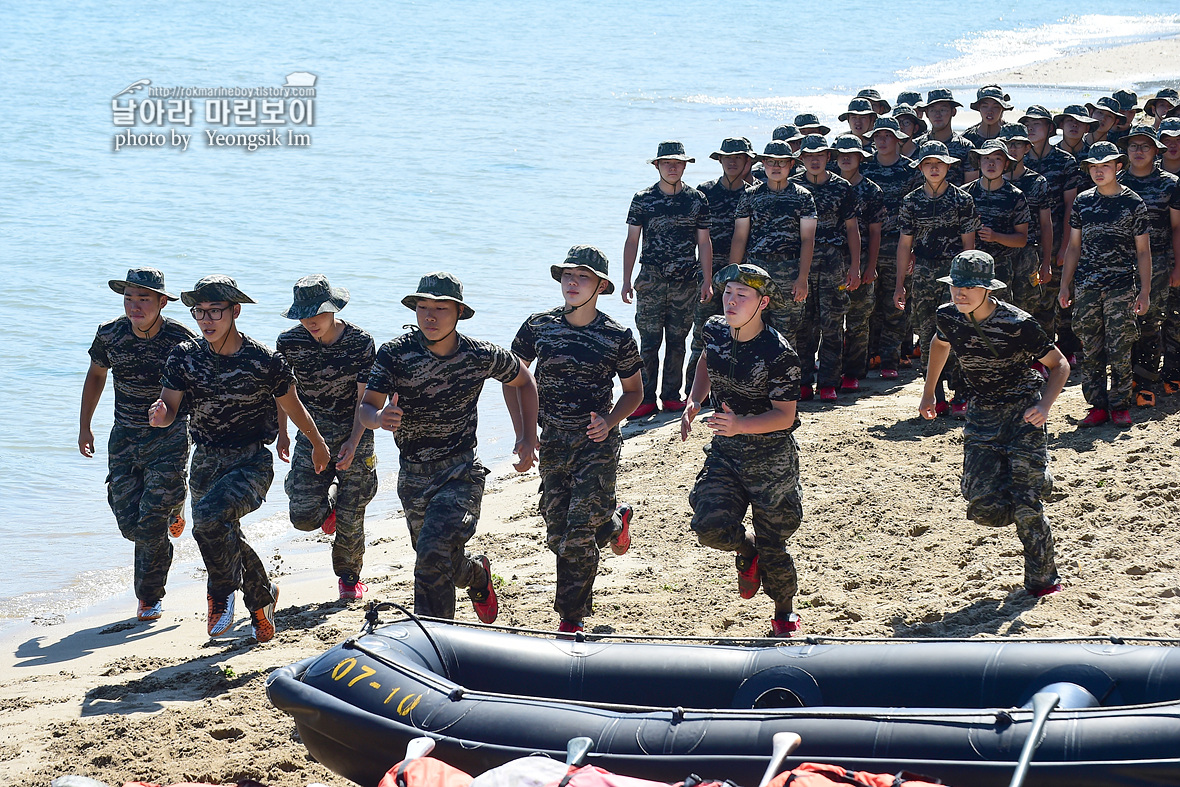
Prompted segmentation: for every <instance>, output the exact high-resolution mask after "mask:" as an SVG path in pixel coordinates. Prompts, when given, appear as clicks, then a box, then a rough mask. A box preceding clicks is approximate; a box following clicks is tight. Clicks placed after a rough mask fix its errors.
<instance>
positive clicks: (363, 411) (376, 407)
mask: <svg viewBox="0 0 1180 787" xmlns="http://www.w3.org/2000/svg"><path fill="white" fill-rule="evenodd" d="M385 400H386V396H385V394H383V393H377V392H376V391H365V396H364V398H363V399H361V403H360V406H359V407H358V408H357V416H358V417H359V418H360V421H361V423H362V424H364V425H365V426H366V427H367V428H369V429H388V430H389V431H391V432H396V431H397V428H398V427H399V426H401V425H402V409H401V408H400V407H398V406H397V394H396V393H395V394H394V395H393V397H392V398H390V400H389V404H388V405H386V404H385Z"/></svg>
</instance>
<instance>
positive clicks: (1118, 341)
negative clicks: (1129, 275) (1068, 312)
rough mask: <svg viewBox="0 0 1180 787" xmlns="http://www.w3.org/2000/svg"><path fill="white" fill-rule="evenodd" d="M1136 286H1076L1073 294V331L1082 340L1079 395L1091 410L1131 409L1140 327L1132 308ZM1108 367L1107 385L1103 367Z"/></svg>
mask: <svg viewBox="0 0 1180 787" xmlns="http://www.w3.org/2000/svg"><path fill="white" fill-rule="evenodd" d="M1137 294H1138V287H1137V286H1134V285H1133V286H1131V287H1122V288H1113V289H1111V288H1102V287H1091V288H1083V287H1079V288H1077V290H1076V291H1075V292H1074V299H1073V316H1074V321H1073V324H1074V328H1075V329H1076V330H1077V334H1078V338H1079V339H1081V342H1082V348H1083V351H1084V355H1083V357H1082V394H1083V395H1084V396H1085V397H1086V401H1087V402H1089V403H1090V406H1091V407H1101V408H1102V409H1104V410H1126V409H1128V408H1129V407H1130V406H1131V350H1132V348H1133V347H1134V345H1135V340H1136V339H1138V338H1139V324H1138V322H1137V319H1136V317H1135V313H1134V312H1133V311H1131V305H1132V304H1133V303H1134V302H1135V296H1136V295H1137ZM1108 365H1109V366H1110V386H1109V388H1108V387H1107V378H1106V368H1107V366H1108Z"/></svg>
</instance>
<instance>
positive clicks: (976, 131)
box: [951, 123, 1023, 156]
mask: <svg viewBox="0 0 1180 787" xmlns="http://www.w3.org/2000/svg"><path fill="white" fill-rule="evenodd" d="M1017 126H1019V124H1018V123H1000V131H999V133H997V134H993V135H992V136H990V137H985V136H984V135H983V132H982V131H980V127H981V124H979V123H976V124H975V125H974V126H971V128H969V129H967V130H966V131H964V132H963V139H965V140H967V141H968V142H970V143H971V145H972V146H974V147H976V148H980V147H983V143H984V142H987V141H988V140H989V139H996V138H997V137H999V136H1000V134H1002V133H1004V132H1005V131H1007V130H1009V129H1013V128H1014V127H1017ZM1020 130H1022V131H1023V128H1021V129H1020ZM951 155H952V156H954V155H956V154H954V153H952V154H951Z"/></svg>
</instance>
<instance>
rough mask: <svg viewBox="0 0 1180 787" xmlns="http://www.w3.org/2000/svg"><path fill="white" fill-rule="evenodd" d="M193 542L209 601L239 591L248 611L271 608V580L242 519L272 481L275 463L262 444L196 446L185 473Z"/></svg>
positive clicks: (261, 497)
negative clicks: (189, 485)
mask: <svg viewBox="0 0 1180 787" xmlns="http://www.w3.org/2000/svg"><path fill="white" fill-rule="evenodd" d="M189 476H190V479H191V483H192V507H193V538H194V539H196V542H197V546H199V547H200V548H201V557H202V558H204V560H205V570H206V571H207V572H208V573H209V578H208V583H207V584H208V589H209V595H211V596H213V597H215V598H216V597H224V596H228V595H230V594H231V593H233V592H234V591H236V590H241V591H242V598H243V600H244V601H245V602H246V607H247V608H248V609H251V610H255V609H261V608H262V607H265V606H266V605H267V604H273V603H274V597H273V596H272V595H271V594H270V578H269V577H268V576H267V574H266V567H265V566H264V565H263V564H262V560H260V559H259V557H258V555H257V553H255V552H254V550H253V548H251V546H250V545H249V544H248V543H246V538H245V536H244V535H243V534H242V517H244V516H245V515H246V514H249V513H250V512H251V511H256V510H257V509H258V507H259V506H261V505H262V503H263V501H265V500H266V493H267V491H268V490H269V489H270V483H271V481H273V480H274V477H275V470H274V457H273V456H272V455H271V453H270V449H269V448H267V447H266V446H265V445H263V444H262V443H251V444H250V445H247V446H242V447H241V448H213V447H210V446H205V445H198V446H197V447H196V449H194V450H193V461H192V466H191V468H190V470H189Z"/></svg>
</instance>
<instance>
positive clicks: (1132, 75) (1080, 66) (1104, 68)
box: [955, 36, 1180, 103]
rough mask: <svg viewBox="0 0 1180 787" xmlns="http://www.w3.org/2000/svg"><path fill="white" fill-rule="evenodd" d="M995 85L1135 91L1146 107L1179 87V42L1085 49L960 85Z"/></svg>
mask: <svg viewBox="0 0 1180 787" xmlns="http://www.w3.org/2000/svg"><path fill="white" fill-rule="evenodd" d="M1096 58H1101V62H1100V63H1096V62H1095V59H1096ZM992 82H994V83H995V84H997V85H1000V86H1002V87H1008V86H1011V85H1020V86H1022V87H1042V88H1058V89H1066V88H1068V89H1082V90H1107V91H1110V90H1118V89H1120V88H1127V87H1134V88H1137V89H1138V90H1139V93H1140V96H1139V99H1140V102H1141V103H1142V100H1143V97H1144V95H1151V94H1154V93H1155V91H1156V90H1157V89H1158V88H1160V87H1175V86H1177V85H1180V36H1170V37H1167V38H1157V39H1154V40H1151V41H1138V42H1136V43H1133V44H1123V45H1121V46H1113V47H1093V48H1086V49H1083V50H1081V51H1078V52H1076V53H1072V54H1068V55H1064V56H1062V57H1056V58H1051V59H1049V60H1041V61H1038V62H1035V63H1029V64H1028V65H1024V66H1018V67H1016V68H1011V69H1004V70H1001V71H993V72H988V73H983V74H976V75H974V76H972V77H971V78H970V79H969V80H958V81H957V82H956V83H955V84H976V83H978V84H988V83H992ZM1145 91H1146V92H1145Z"/></svg>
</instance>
